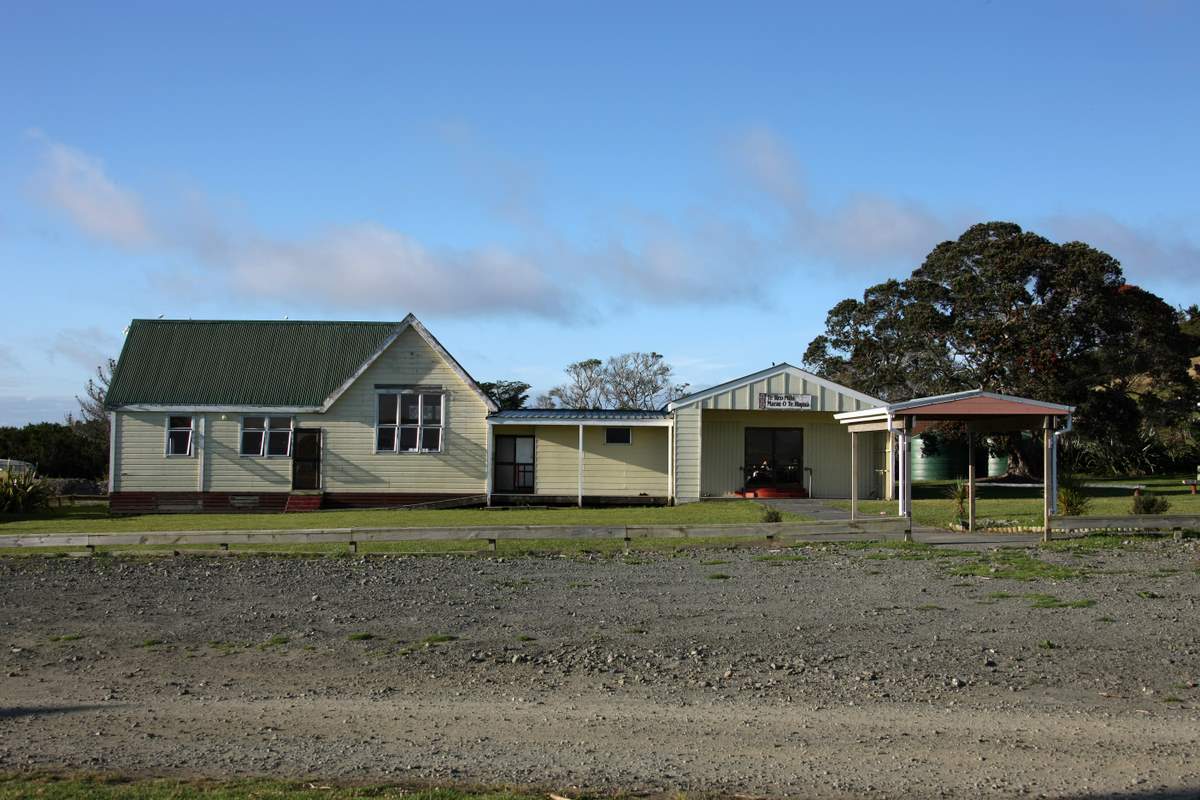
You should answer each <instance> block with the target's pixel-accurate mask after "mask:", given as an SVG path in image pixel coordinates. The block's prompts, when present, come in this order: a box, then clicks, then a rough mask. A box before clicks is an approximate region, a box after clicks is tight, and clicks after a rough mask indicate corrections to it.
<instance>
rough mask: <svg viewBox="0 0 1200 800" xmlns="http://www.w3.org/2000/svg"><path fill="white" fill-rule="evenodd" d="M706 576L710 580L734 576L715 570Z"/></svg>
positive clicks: (725, 579) (726, 578)
mask: <svg viewBox="0 0 1200 800" xmlns="http://www.w3.org/2000/svg"><path fill="white" fill-rule="evenodd" d="M704 577H706V578H708V579H709V580H710V581H727V580H729V579H730V578H732V577H733V576H732V575H726V574H725V573H724V572H713V573H710V574H708V575H705V576H704Z"/></svg>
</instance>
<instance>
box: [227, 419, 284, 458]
mask: <svg viewBox="0 0 1200 800" xmlns="http://www.w3.org/2000/svg"><path fill="white" fill-rule="evenodd" d="M240 452H241V454H242V455H244V456H264V455H265V456H283V457H286V456H290V455H291V454H292V418H291V417H242V445H241V451H240Z"/></svg>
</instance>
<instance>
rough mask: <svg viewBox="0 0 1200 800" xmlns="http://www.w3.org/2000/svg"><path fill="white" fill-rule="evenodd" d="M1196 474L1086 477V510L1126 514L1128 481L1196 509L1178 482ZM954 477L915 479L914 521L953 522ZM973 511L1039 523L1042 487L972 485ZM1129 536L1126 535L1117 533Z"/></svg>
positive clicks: (1178, 506) (867, 511)
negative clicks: (951, 495)
mask: <svg viewBox="0 0 1200 800" xmlns="http://www.w3.org/2000/svg"><path fill="white" fill-rule="evenodd" d="M1194 477H1195V474H1194V473H1192V474H1182V473H1180V474H1176V475H1153V476H1122V477H1119V478H1107V477H1105V478H1087V483H1095V484H1099V485H1098V486H1087V487H1084V489H1083V491H1084V492H1085V493H1086V496H1087V498H1088V499H1089V500H1090V501H1091V508H1090V509H1089V511H1088V513H1089V514H1094V515H1096V516H1100V517H1116V516H1123V515H1127V514H1129V513H1130V511H1131V508H1132V505H1131V504H1132V497H1131V493H1130V490H1129V489H1127V488H1123V485H1127V484H1129V483H1134V482H1136V483H1141V484H1145V485H1146V487H1147V491H1150V492H1153V493H1154V494H1156V495H1161V496H1165V497H1169V498H1170V502H1171V512H1172V513H1174V514H1200V495H1192V494H1190V492H1189V489H1188V487H1186V486H1184V485H1183V484H1181V483H1180V479H1181V478H1194ZM952 483H953V481H920V482H917V483H914V484H913V522H914V524H916V525H921V526H930V527H936V528H949V527H950V526H951V525H952V524H954V522H955V521H956V517H957V509H956V507H955V503H954V501H953V500H951V499H949V498H947V497H946V491H947V489H948V488H949V487H950V485H951V484H952ZM976 497H977V500H976V509H977V511H976V516H977V518H978V519H981V520H984V519H994V520H1005V521H1011V522H1012V523H1015V524H1016V525H1019V526H1022V527H1029V528H1037V527H1040V526H1041V524H1042V489H1041V487H1040V486H1036V487H1029V488H1020V489H1017V488H1011V487H1001V486H990V485H988V484H987V483H980V484H977V486H976ZM828 502H829V504H830V505H831V506H834V507H836V508H842V509H845V510H849V508H850V503H849V501H845V500H833V501H828ZM859 510H860V511H861V512H862V514H863V515H864V516H867V515H872V516H873V515H876V514H879V513H881V512H882V513H885V514H895V513H896V503H895V501H886V500H860V501H859ZM1118 538H1123V539H1129V538H1130V537H1129V536H1124V537H1118Z"/></svg>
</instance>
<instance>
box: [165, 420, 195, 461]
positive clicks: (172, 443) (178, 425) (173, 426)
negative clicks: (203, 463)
mask: <svg viewBox="0 0 1200 800" xmlns="http://www.w3.org/2000/svg"><path fill="white" fill-rule="evenodd" d="M193 422H194V420H193V418H192V417H167V449H166V454H167V455H169V456H190V455H191V454H192V428H193Z"/></svg>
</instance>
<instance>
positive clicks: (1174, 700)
mask: <svg viewBox="0 0 1200 800" xmlns="http://www.w3.org/2000/svg"><path fill="white" fill-rule="evenodd" d="M1162 701H1163V702H1164V703H1182V702H1183V698H1182V697H1176V696H1175V695H1173V694H1169V695H1167V696H1166V697H1164V698H1163V699H1162Z"/></svg>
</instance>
